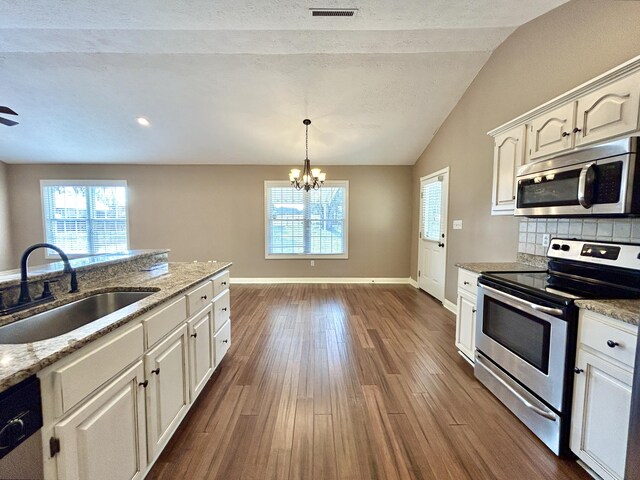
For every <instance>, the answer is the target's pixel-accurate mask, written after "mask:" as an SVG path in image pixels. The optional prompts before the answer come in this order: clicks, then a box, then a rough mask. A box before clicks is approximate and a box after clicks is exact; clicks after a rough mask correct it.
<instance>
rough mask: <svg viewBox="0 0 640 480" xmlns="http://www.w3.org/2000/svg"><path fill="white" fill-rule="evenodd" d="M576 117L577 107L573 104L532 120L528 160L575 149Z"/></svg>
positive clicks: (528, 137) (528, 136) (528, 140)
mask: <svg viewBox="0 0 640 480" xmlns="http://www.w3.org/2000/svg"><path fill="white" fill-rule="evenodd" d="M575 116H576V105H575V103H574V102H571V103H568V104H567V105H562V106H561V107H558V108H555V109H553V110H551V111H550V112H547V113H544V114H542V115H540V116H539V117H536V118H534V119H533V120H531V125H530V126H529V132H528V135H527V146H528V158H527V160H528V161H529V160H533V159H536V158H538V157H543V156H545V155H551V154H554V153H560V152H563V151H565V150H569V149H570V148H573V129H574V128H575V124H574V120H575Z"/></svg>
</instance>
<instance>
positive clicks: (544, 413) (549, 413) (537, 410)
mask: <svg viewBox="0 0 640 480" xmlns="http://www.w3.org/2000/svg"><path fill="white" fill-rule="evenodd" d="M476 362H480V363H481V364H483V365H487V364H486V363H485V361H484V359H483V357H482V355H476ZM485 370H486V371H487V372H489V373H490V374H491V376H492V377H493V378H495V379H496V380H497V381H498V382H500V384H501V385H502V386H503V387H504V388H506V389H507V390H509V392H510V393H511V394H512V395H513V396H514V397H516V398H517V399H518V400H520V401H521V402H522V403H523V404H524V406H525V407H527V408H528V409H529V410H531V411H532V412H534V413H537V414H538V415H540V416H541V417H544V418H547V419H549V420H551V421H553V422H555V421H557V420H558V416H557V415H556V414H555V413H554V412H553V411H551V410H543V409H542V408H539V407H536V406H535V405H533V404H532V403H531V402H529V401H528V400H527V399H526V398H524V397H523V396H522V395H520V394H519V393H518V392H517V391H516V390H515V389H514V388H513V387H512V386H511V385H509V384H508V383H507V382H505V381H504V380H503V379H502V378H500V377H499V376H498V375H496V374H495V373H494V372H493V370H492V369H491V368H489V367H485Z"/></svg>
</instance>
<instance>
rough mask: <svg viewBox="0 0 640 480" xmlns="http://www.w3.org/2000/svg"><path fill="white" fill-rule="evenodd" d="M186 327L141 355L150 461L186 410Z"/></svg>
mask: <svg viewBox="0 0 640 480" xmlns="http://www.w3.org/2000/svg"><path fill="white" fill-rule="evenodd" d="M187 338H188V337H187V326H186V325H183V326H182V327H181V328H179V329H178V330H177V331H176V332H174V333H173V334H171V335H170V336H169V338H167V339H165V340H163V341H162V342H160V344H159V345H158V346H157V347H155V348H154V349H153V350H151V351H150V352H149V353H147V354H146V355H145V356H144V365H145V376H146V378H147V380H148V381H149V384H148V385H147V389H146V391H147V392H146V393H147V451H148V456H149V460H153V459H155V458H156V457H157V455H158V454H159V453H160V451H161V450H162V448H163V447H164V446H165V445H166V444H167V442H168V441H169V439H170V438H171V435H172V434H173V432H174V431H175V429H176V428H177V427H178V425H179V424H180V421H181V420H182V418H183V417H184V416H185V415H186V413H187V411H188V410H189V359H188V352H187V343H188V341H187Z"/></svg>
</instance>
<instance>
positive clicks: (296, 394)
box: [148, 285, 590, 480]
mask: <svg viewBox="0 0 640 480" xmlns="http://www.w3.org/2000/svg"><path fill="white" fill-rule="evenodd" d="M231 298H232V302H231V313H232V339H233V341H232V346H231V349H230V350H229V353H228V354H227V357H226V358H225V360H224V361H223V362H222V364H221V366H220V367H219V368H218V370H217V371H216V373H215V374H214V377H213V378H212V380H211V381H210V382H209V384H208V386H207V387H206V388H205V390H204V391H203V392H202V394H201V396H200V398H199V399H198V401H197V404H196V405H194V408H193V409H192V410H191V412H190V413H189V416H188V417H187V418H186V419H185V421H184V423H183V425H182V426H181V427H180V429H179V430H178V431H177V432H176V434H175V435H174V437H173V439H172V440H171V442H170V443H169V445H168V446H167V448H166V449H165V451H164V452H163V453H162V455H161V456H160V458H159V459H158V461H157V462H156V465H155V466H154V468H153V470H152V471H151V473H150V474H149V477H148V478H153V479H178V478H188V479H190V480H197V479H255V480H261V479H291V480H293V479H305V480H306V479H367V480H368V479H405V478H407V479H455V480H461V479H473V480H477V479H508V480H515V479H518V480H526V479H588V478H590V477H589V476H588V475H587V474H586V472H584V471H583V470H582V469H581V468H580V467H579V466H578V465H577V464H576V463H575V462H573V461H570V460H563V459H559V458H557V457H555V456H554V455H553V454H552V453H551V452H550V451H549V450H547V449H546V447H545V446H544V445H543V444H542V443H541V442H540V441H539V440H538V439H537V438H536V437H535V436H533V435H532V434H531V433H530V432H529V431H528V430H527V429H526V427H524V426H523V425H522V424H521V423H520V422H519V421H518V420H517V419H516V418H515V417H514V416H513V415H512V414H511V413H510V412H509V411H508V410H507V409H506V408H505V407H503V406H502V404H501V403H499V402H498V401H497V400H496V399H495V398H494V397H493V396H492V395H491V394H490V393H489V392H488V391H487V390H485V389H484V388H483V387H482V386H481V385H480V384H479V383H478V382H476V381H475V380H474V377H473V370H472V368H471V367H470V366H469V365H468V364H467V363H466V362H465V361H464V360H463V359H462V358H461V357H460V356H459V355H458V353H457V352H456V349H455V346H454V331H455V320H454V317H453V315H452V314H451V313H450V312H448V311H446V310H445V309H444V308H443V307H442V306H441V305H440V304H439V303H438V302H436V301H435V300H433V299H432V298H431V297H429V296H428V295H426V294H424V293H422V292H420V291H418V290H415V289H414V288H412V287H410V286H406V285H234V286H233V287H232V289H231Z"/></svg>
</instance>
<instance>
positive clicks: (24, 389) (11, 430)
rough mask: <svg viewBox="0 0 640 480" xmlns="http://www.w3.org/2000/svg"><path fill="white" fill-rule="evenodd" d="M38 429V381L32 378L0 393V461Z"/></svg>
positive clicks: (39, 419)
mask: <svg viewBox="0 0 640 480" xmlns="http://www.w3.org/2000/svg"><path fill="white" fill-rule="evenodd" d="M40 427H42V401H41V398H40V380H38V379H37V378H36V377H35V376H33V377H30V378H28V379H27V380H24V381H22V382H20V383H19V384H18V385H14V386H13V387H11V388H9V389H8V390H6V391H4V392H2V393H0V459H1V458H3V457H4V456H5V455H7V454H8V453H9V452H11V451H12V450H13V449H14V448H16V447H17V446H18V445H20V444H21V443H22V442H24V441H25V440H27V438H29V437H30V436H31V435H32V434H34V433H35V432H37V431H38V430H39V429H40Z"/></svg>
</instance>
